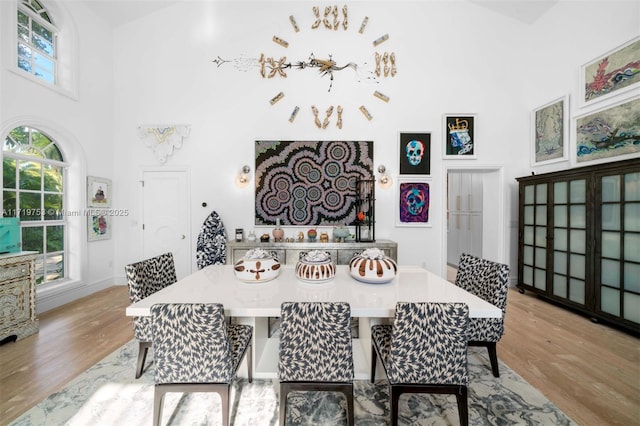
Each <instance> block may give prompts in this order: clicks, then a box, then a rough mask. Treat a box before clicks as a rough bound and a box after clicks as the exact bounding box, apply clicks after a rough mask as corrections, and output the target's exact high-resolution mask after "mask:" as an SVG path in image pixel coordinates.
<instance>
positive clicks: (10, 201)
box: [2, 191, 16, 217]
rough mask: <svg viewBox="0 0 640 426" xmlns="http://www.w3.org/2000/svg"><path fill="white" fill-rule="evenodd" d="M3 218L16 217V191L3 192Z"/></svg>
mask: <svg viewBox="0 0 640 426" xmlns="http://www.w3.org/2000/svg"><path fill="white" fill-rule="evenodd" d="M2 208H3V209H4V210H3V216H5V217H16V193H15V191H3V192H2Z"/></svg>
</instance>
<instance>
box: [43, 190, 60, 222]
mask: <svg viewBox="0 0 640 426" xmlns="http://www.w3.org/2000/svg"><path fill="white" fill-rule="evenodd" d="M61 219H62V195H61V194H44V220H61Z"/></svg>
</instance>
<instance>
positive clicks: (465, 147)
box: [442, 114, 477, 160]
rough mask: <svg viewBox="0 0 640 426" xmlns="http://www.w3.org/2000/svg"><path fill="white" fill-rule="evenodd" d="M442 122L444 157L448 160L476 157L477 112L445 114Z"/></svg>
mask: <svg viewBox="0 0 640 426" xmlns="http://www.w3.org/2000/svg"><path fill="white" fill-rule="evenodd" d="M442 124H443V126H442V127H443V128H442V134H443V135H444V149H443V158H444V159H446V160H452V159H456V160H471V159H475V158H476V153H477V146H476V139H475V135H476V116H475V114H444V116H443V119H442Z"/></svg>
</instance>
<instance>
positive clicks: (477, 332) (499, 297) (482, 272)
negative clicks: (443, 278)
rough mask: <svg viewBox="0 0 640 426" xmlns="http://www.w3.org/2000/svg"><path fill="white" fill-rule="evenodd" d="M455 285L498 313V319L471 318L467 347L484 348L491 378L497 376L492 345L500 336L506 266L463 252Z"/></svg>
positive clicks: (494, 348) (495, 351) (504, 304)
mask: <svg viewBox="0 0 640 426" xmlns="http://www.w3.org/2000/svg"><path fill="white" fill-rule="evenodd" d="M455 283H456V285H457V286H458V287H461V288H463V289H465V290H466V291H468V292H469V293H472V294H474V295H476V296H478V297H479V298H481V299H483V300H485V301H487V302H489V303H491V304H492V305H495V306H497V307H498V308H500V309H501V310H502V318H472V319H471V320H470V321H469V346H485V347H486V348H487V350H488V351H489V360H490V361H491V370H492V372H493V375H494V376H495V377H500V370H499V368H498V354H497V350H496V344H497V343H498V341H499V340H500V339H501V338H502V334H503V333H504V316H505V314H506V312H507V292H508V290H509V266H507V265H504V264H502V263H497V262H493V261H490V260H486V259H481V258H479V257H476V256H473V255H470V254H466V253H463V254H462V255H461V256H460V262H459V264H458V273H457V274H456V281H455Z"/></svg>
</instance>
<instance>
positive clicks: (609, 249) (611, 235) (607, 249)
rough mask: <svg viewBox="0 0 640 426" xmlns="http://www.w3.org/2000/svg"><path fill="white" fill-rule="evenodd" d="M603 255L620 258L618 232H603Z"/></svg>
mask: <svg viewBox="0 0 640 426" xmlns="http://www.w3.org/2000/svg"><path fill="white" fill-rule="evenodd" d="M602 256H603V257H611V258H613V259H619V258H620V234H619V233H618V232H603V233H602Z"/></svg>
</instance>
